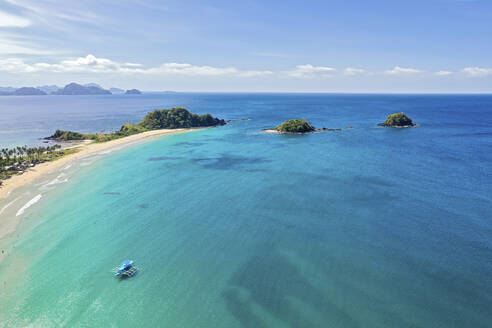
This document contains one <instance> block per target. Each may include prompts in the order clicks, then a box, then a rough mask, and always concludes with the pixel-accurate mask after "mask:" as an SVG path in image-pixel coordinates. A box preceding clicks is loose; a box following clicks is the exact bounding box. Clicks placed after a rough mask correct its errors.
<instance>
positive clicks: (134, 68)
mask: <svg viewBox="0 0 492 328" xmlns="http://www.w3.org/2000/svg"><path fill="white" fill-rule="evenodd" d="M0 71H6V72H10V73H26V72H30V73H32V72H53V73H67V72H72V73H119V74H155V75H186V76H221V75H227V76H237V77H254V76H262V75H270V74H273V73H272V72H271V71H241V70H238V69H236V68H234V67H225V68H223V67H213V66H197V65H192V64H187V63H164V64H162V65H160V66H158V67H151V68H143V65H142V64H139V63H123V64H121V63H118V62H116V61H113V60H110V59H107V58H98V57H96V56H94V55H91V54H89V55H87V56H86V57H79V58H76V59H73V60H63V61H61V62H59V63H55V64H49V63H42V62H41V63H33V64H27V63H26V62H24V61H23V60H22V59H19V58H7V59H0Z"/></svg>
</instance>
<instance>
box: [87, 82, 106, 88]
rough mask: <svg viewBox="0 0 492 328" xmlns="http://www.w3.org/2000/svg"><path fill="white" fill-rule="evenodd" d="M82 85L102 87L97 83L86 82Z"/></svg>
mask: <svg viewBox="0 0 492 328" xmlns="http://www.w3.org/2000/svg"><path fill="white" fill-rule="evenodd" d="M84 87H88V88H90V87H94V88H99V89H102V88H103V87H101V86H100V85H99V84H97V83H87V84H84Z"/></svg>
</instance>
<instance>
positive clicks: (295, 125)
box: [275, 119, 316, 133]
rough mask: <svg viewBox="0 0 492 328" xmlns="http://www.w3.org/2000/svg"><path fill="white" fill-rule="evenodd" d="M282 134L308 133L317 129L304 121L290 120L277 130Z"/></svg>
mask: <svg viewBox="0 0 492 328" xmlns="http://www.w3.org/2000/svg"><path fill="white" fill-rule="evenodd" d="M275 130H277V131H278V132H282V133H307V132H313V131H316V129H315V128H314V127H313V126H312V125H311V123H309V122H308V121H306V120H304V119H294V120H288V121H285V122H284V123H282V124H280V125H279V126H277V127H276V128H275Z"/></svg>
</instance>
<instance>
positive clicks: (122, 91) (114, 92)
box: [109, 88, 125, 94]
mask: <svg viewBox="0 0 492 328" xmlns="http://www.w3.org/2000/svg"><path fill="white" fill-rule="evenodd" d="M109 91H111V93H112V94H118V93H125V90H123V89H119V88H110V89H109Z"/></svg>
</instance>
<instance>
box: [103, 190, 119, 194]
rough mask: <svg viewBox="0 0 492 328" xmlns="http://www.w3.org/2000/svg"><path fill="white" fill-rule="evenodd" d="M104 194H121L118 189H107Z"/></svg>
mask: <svg viewBox="0 0 492 328" xmlns="http://www.w3.org/2000/svg"><path fill="white" fill-rule="evenodd" d="M104 195H121V193H120V192H118V191H106V192H105V193H104Z"/></svg>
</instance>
